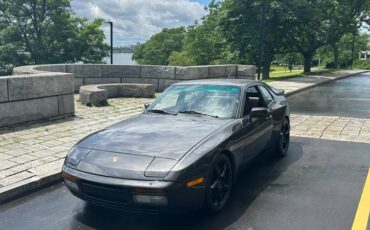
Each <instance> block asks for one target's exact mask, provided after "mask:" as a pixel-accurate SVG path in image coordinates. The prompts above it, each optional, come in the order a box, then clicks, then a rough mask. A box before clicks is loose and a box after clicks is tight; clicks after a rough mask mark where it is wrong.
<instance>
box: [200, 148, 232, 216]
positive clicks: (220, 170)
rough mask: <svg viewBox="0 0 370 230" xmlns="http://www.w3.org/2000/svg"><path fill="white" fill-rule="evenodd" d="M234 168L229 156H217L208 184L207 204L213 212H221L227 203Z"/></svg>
mask: <svg viewBox="0 0 370 230" xmlns="http://www.w3.org/2000/svg"><path fill="white" fill-rule="evenodd" d="M232 178H233V177H232V168H231V163H230V160H229V158H228V157H227V156H226V155H224V154H220V155H219V156H217V159H216V161H215V164H214V166H213V169H212V170H211V172H210V176H209V181H208V184H207V197H206V205H207V208H208V210H209V211H210V212H211V213H218V212H220V211H221V210H222V209H223V208H224V207H225V205H226V204H227V202H228V200H229V197H230V193H231V187H232V183H233V181H232Z"/></svg>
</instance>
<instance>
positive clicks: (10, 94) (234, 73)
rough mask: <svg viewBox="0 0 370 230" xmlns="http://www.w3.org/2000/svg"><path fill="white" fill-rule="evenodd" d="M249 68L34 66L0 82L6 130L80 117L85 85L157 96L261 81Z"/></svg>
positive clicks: (1, 115) (1, 114)
mask: <svg viewBox="0 0 370 230" xmlns="http://www.w3.org/2000/svg"><path fill="white" fill-rule="evenodd" d="M255 72H256V69H255V67H254V66H247V65H217V66H189V67H178V66H153V65H85V64H60V65H34V66H21V67H17V68H15V69H14V70H13V76H6V77H1V78H0V127H3V126H8V125H15V124H20V123H24V122H29V121H37V120H42V119H49V118H58V117H65V116H70V115H73V114H74V100H73V93H74V92H78V90H79V89H80V87H81V86H82V85H91V84H106V83H142V84H153V85H155V88H156V90H157V91H162V90H164V89H165V88H167V87H168V86H169V85H171V84H173V83H176V82H179V81H184V80H193V79H206V78H228V77H230V78H245V79H247V78H248V79H255Z"/></svg>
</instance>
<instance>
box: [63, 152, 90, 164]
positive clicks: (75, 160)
mask: <svg viewBox="0 0 370 230" xmlns="http://www.w3.org/2000/svg"><path fill="white" fill-rule="evenodd" d="M90 151H91V150H90V149H85V148H72V149H71V150H70V151H69V153H68V155H67V158H66V163H68V164H72V165H75V166H76V165H78V164H79V163H80V161H81V160H82V159H83V158H84V157H85V156H86V155H87V154H88V153H89V152H90Z"/></svg>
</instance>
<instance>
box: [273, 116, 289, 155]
mask: <svg viewBox="0 0 370 230" xmlns="http://www.w3.org/2000/svg"><path fill="white" fill-rule="evenodd" d="M289 142H290V125H289V121H288V119H287V118H285V119H284V121H283V124H282V125H281V129H280V135H279V140H278V143H277V146H276V148H277V149H276V151H277V153H278V155H280V156H286V155H287V152H288V149H289Z"/></svg>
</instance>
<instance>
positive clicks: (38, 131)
mask: <svg viewBox="0 0 370 230" xmlns="http://www.w3.org/2000/svg"><path fill="white" fill-rule="evenodd" d="M313 79H314V78H313V77H309V78H307V79H304V78H302V79H301V80H289V81H287V82H286V87H285V86H284V84H283V83H284V82H283V81H281V82H279V83H275V84H272V85H274V86H275V87H279V88H284V89H288V92H291V90H297V89H299V88H300V87H307V85H312V84H314V83H313V82H314V80H313ZM317 79H319V80H318V82H321V81H322V79H320V78H317ZM305 82H306V83H305ZM307 82H308V83H307ZM289 87H290V88H289ZM152 100H153V99H134V98H120V99H110V100H109V103H110V106H107V107H101V108H96V107H86V106H82V105H81V104H80V103H79V102H78V101H77V96H76V116H75V117H73V118H68V119H65V120H59V121H50V122H41V123H36V124H31V125H23V126H19V127H15V128H10V129H0V194H3V193H5V192H10V191H11V192H12V193H13V192H14V190H13V189H15V188H19V187H20V186H23V185H28V184H30V183H33V182H38V181H40V180H41V179H44V178H47V177H48V176H52V175H57V173H60V170H61V167H62V164H63V161H64V157H65V155H66V154H67V151H68V150H69V149H70V148H71V147H72V146H73V145H74V144H75V143H76V142H78V141H79V140H80V139H82V138H83V137H85V136H86V135H88V134H90V133H93V132H95V131H97V130H100V129H102V128H105V127H107V126H109V125H111V124H114V123H116V122H118V121H121V120H123V119H126V118H128V117H131V116H133V115H136V114H139V113H141V112H142V111H143V107H144V106H143V105H144V104H145V103H150V102H151V101H152ZM291 120H292V124H291V126H292V133H291V134H292V135H293V136H301V137H312V138H322V139H331V140H342V141H354V142H365V143H370V120H369V119H355V118H345V117H323V116H308V115H296V114H293V115H292V117H291ZM20 193H22V192H20ZM0 203H1V199H0Z"/></svg>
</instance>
